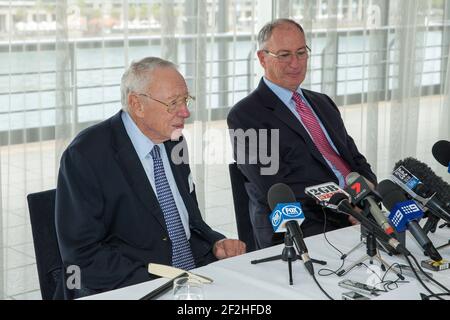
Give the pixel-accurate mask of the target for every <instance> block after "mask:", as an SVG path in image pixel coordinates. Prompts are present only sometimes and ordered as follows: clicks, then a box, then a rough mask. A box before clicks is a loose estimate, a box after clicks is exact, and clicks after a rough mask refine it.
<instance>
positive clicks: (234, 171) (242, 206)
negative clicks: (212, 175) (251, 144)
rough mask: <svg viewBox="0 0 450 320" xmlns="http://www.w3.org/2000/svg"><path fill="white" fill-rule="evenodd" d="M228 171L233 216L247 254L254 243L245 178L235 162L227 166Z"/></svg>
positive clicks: (254, 245) (252, 249)
mask: <svg viewBox="0 0 450 320" xmlns="http://www.w3.org/2000/svg"><path fill="white" fill-rule="evenodd" d="M228 169H229V171H230V180H231V190H232V193H233V204H234V214H235V217H236V225H237V231H238V237H239V240H241V241H243V242H245V244H246V245H247V252H251V251H254V250H255V249H256V242H255V238H254V235H253V226H252V223H251V221H250V213H249V209H248V205H249V198H248V194H247V190H245V183H246V181H247V179H246V177H245V176H244V175H243V174H242V172H241V170H239V168H238V166H237V164H236V163H235V162H233V163H230V164H229V165H228Z"/></svg>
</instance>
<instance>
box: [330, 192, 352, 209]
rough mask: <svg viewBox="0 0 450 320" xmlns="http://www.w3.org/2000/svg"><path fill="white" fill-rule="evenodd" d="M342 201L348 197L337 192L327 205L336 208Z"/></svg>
mask: <svg viewBox="0 0 450 320" xmlns="http://www.w3.org/2000/svg"><path fill="white" fill-rule="evenodd" d="M342 200H348V196H346V195H345V194H343V193H342V192H338V193H335V194H333V196H332V197H331V198H330V200H329V201H328V203H329V204H332V205H335V206H337V205H339V203H340V202H341V201H342Z"/></svg>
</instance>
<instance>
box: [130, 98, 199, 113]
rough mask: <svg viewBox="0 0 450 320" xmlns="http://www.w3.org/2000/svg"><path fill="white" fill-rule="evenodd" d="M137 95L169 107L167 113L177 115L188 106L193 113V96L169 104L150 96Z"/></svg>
mask: <svg viewBox="0 0 450 320" xmlns="http://www.w3.org/2000/svg"><path fill="white" fill-rule="evenodd" d="M137 95H139V96H143V97H146V98H149V99H152V100H155V101H156V102H159V103H161V104H163V105H165V106H166V107H167V112H168V113H172V114H173V113H177V112H178V111H179V110H180V109H181V107H183V106H186V107H187V108H188V110H189V111H191V108H192V102H193V101H195V97H193V96H191V95H187V96H186V97H181V98H178V99H175V100H173V101H171V102H169V103H166V102H164V101H161V100H158V99H155V98H153V97H152V96H150V95H149V94H145V93H138V94H137Z"/></svg>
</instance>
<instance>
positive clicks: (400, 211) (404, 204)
mask: <svg viewBox="0 0 450 320" xmlns="http://www.w3.org/2000/svg"><path fill="white" fill-rule="evenodd" d="M377 190H378V192H379V193H380V195H381V197H382V198H383V204H384V206H385V207H386V209H388V210H389V211H390V214H389V220H390V221H391V222H392V225H393V226H394V228H395V230H396V231H397V232H404V231H406V230H409V232H410V233H411V234H412V235H413V237H414V238H415V239H416V240H417V242H418V243H419V245H420V246H421V247H422V249H423V250H424V252H425V254H426V255H428V256H429V257H430V258H431V259H433V260H434V261H441V260H442V257H441V255H440V254H439V252H438V251H437V250H436V248H435V247H434V245H433V243H432V242H431V240H430V239H429V238H428V236H427V235H426V233H425V232H424V231H423V230H422V228H421V227H420V225H419V223H418V221H420V219H421V218H422V217H423V211H422V210H421V209H420V208H419V207H418V205H417V203H416V202H415V201H413V200H408V199H407V198H406V196H405V194H404V193H403V191H402V190H401V189H400V187H398V186H397V185H396V184H395V183H393V182H392V181H390V180H383V181H381V182H380V183H379V184H378V188H377Z"/></svg>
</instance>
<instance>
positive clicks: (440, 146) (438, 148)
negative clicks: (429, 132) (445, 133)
mask: <svg viewBox="0 0 450 320" xmlns="http://www.w3.org/2000/svg"><path fill="white" fill-rule="evenodd" d="M431 152H432V153H433V157H434V158H435V159H436V161H437V162H439V163H440V164H442V165H443V166H444V167H448V173H450V141H445V140H440V141H438V142H436V143H435V144H434V145H433V148H432V149H431Z"/></svg>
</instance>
